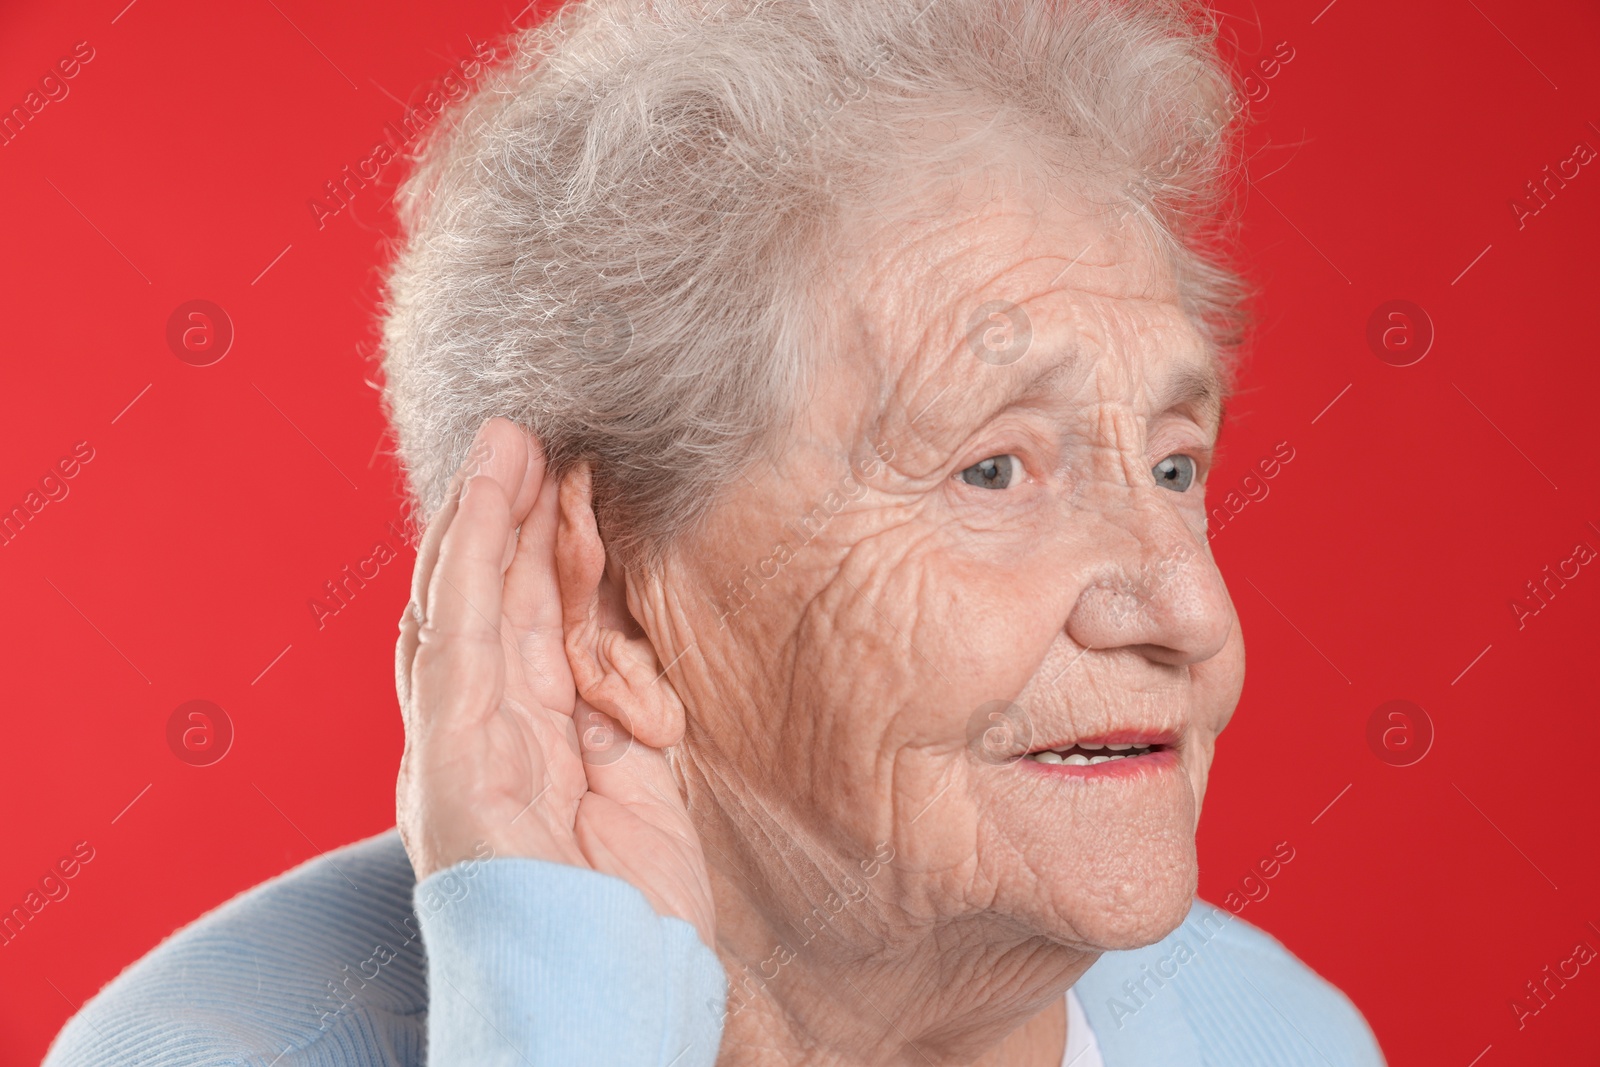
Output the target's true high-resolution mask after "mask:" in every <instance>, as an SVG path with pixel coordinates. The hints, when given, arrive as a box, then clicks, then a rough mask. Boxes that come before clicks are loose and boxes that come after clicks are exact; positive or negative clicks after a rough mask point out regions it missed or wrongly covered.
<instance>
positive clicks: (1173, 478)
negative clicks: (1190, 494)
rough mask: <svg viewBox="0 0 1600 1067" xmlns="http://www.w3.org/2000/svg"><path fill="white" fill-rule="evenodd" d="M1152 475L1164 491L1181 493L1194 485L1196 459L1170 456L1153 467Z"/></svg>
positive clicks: (1151, 469)
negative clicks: (1169, 490)
mask: <svg viewBox="0 0 1600 1067" xmlns="http://www.w3.org/2000/svg"><path fill="white" fill-rule="evenodd" d="M1150 473H1151V474H1153V475H1155V476H1156V484H1157V485H1159V486H1161V487H1162V488H1163V489H1171V490H1172V491H1173V492H1174V493H1181V492H1183V491H1184V490H1186V489H1188V488H1189V487H1190V486H1191V485H1193V484H1194V459H1193V457H1190V456H1182V455H1176V456H1168V457H1167V458H1166V459H1164V460H1162V461H1161V462H1160V463H1157V464H1156V465H1155V466H1154V467H1151V468H1150Z"/></svg>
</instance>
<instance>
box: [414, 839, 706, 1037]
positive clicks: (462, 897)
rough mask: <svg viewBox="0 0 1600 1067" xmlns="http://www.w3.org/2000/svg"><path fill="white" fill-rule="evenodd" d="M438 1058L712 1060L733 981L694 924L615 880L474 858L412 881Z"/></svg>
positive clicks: (532, 863)
mask: <svg viewBox="0 0 1600 1067" xmlns="http://www.w3.org/2000/svg"><path fill="white" fill-rule="evenodd" d="M415 903H416V913H417V916H418V920H419V925H420V927H421V930H422V939H423V943H424V944H425V945H426V947H427V957H428V974H427V982H428V1004H429V1007H428V1058H427V1062H428V1063H429V1064H430V1065H432V1067H458V1065H465V1064H472V1065H475V1067H476V1065H501V1064H504V1065H507V1067H512V1065H516V1067H528V1065H532V1067H544V1065H546V1064H576V1063H582V1064H594V1065H603V1067H613V1065H614V1067H712V1064H713V1063H714V1062H715V1060H716V1058H717V1048H718V1045H719V1043H720V1042H721V1039H722V1020H723V1016H724V1011H725V1004H726V999H727V979H726V977H725V976H724V973H723V969H722V964H721V962H720V961H719V960H718V959H717V956H716V954H715V953H714V952H712V951H711V949H709V948H708V947H706V944H705V943H704V942H703V941H701V940H700V937H699V934H698V933H697V932H696V931H695V928H694V927H693V926H692V925H690V924H689V923H687V922H684V921H683V920H681V919H675V918H664V917H662V916H660V915H657V914H656V912H655V911H654V909H652V908H651V906H650V903H649V902H648V901H647V900H646V899H645V897H644V894H642V893H640V892H639V891H638V890H637V889H635V888H634V887H633V886H631V885H629V884H628V883H627V882H625V881H623V880H622V879H620V878H613V877H611V876H610V875H605V874H599V873H596V872H594V871H588V870H582V869H580V868H577V867H570V866H567V865H565V864H559V863H549V862H546V861H543V860H532V859H514V858H497V859H490V860H469V861H466V862H464V863H460V864H457V865H456V866H454V867H450V868H447V869H445V870H442V871H438V872H435V873H434V874H433V875H431V876H430V877H428V878H426V879H424V880H423V881H422V882H419V883H418V884H417V886H416V890H415Z"/></svg>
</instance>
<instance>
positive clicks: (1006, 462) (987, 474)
mask: <svg viewBox="0 0 1600 1067" xmlns="http://www.w3.org/2000/svg"><path fill="white" fill-rule="evenodd" d="M1021 476H1022V461H1021V460H1020V459H1018V458H1017V457H1016V456H1012V455H1005V456H990V457H989V458H988V459H986V460H984V461H983V462H982V463H974V464H973V465H972V466H970V467H968V468H967V469H966V470H964V471H962V472H961V480H962V481H964V482H966V483H967V484H968V485H976V486H978V487H980V488H982V489H1007V488H1009V487H1010V486H1011V483H1012V482H1014V481H1016V480H1017V479H1018V478H1019V477H1021Z"/></svg>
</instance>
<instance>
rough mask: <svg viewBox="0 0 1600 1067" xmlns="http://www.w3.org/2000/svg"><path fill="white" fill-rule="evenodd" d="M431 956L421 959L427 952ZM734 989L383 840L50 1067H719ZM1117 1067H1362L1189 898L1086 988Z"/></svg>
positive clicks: (354, 853)
mask: <svg viewBox="0 0 1600 1067" xmlns="http://www.w3.org/2000/svg"><path fill="white" fill-rule="evenodd" d="M424 946H426V951H424ZM726 988H727V984H726V979H725V977H724V974H723V970H722V967H721V965H720V963H719V962H718V960H717V957H716V955H715V953H713V952H712V951H711V950H710V949H708V948H706V946H705V945H704V944H703V943H702V942H701V941H700V939H699V937H698V936H697V935H696V933H695V931H694V928H693V927H691V926H690V925H689V924H688V923H685V922H683V921H681V920H678V919H663V918H661V917H660V916H658V915H656V914H655V912H654V911H652V910H651V908H650V905H649V903H648V902H646V900H645V898H644V896H643V894H641V893H640V892H639V891H638V890H636V889H634V888H633V887H632V886H630V885H629V884H627V883H626V882H624V881H622V880H620V879H617V878H612V877H609V876H607V875H602V874H595V873H594V872H592V871H582V870H578V869H576V868H572V867H565V866H561V865H558V864H553V863H545V862H542V861H539V860H523V859H487V860H481V861H469V862H468V863H465V864H459V865H457V866H455V867H452V868H450V869H449V870H446V871H440V872H438V873H436V874H434V875H433V876H431V877H430V878H427V879H425V880H424V881H423V882H421V883H420V884H418V883H416V882H415V879H414V876H413V874H412V870H411V864H410V862H409V861H408V860H407V859H406V854H405V850H404V849H403V848H402V847H401V845H400V839H399V835H397V834H396V833H395V832H394V831H393V830H390V831H389V832H387V833H384V834H380V835H378V836H377V837H373V838H370V839H368V840H366V841H362V842H358V843H356V844H354V845H350V846H348V847H346V848H342V849H339V850H337V851H335V852H331V853H329V854H327V855H326V856H323V857H321V858H320V859H316V860H312V861H311V862H309V863H306V864H304V865H302V866H300V867H298V868H296V869H295V870H292V871H290V872H288V873H287V874H284V875H281V876H279V877H278V878H275V879H272V880H271V881H269V882H266V883H264V884H262V885H260V886H257V887H256V888H254V889H252V890H250V891H249V892H246V893H243V894H241V895H240V896H238V897H236V898H234V899H233V900H231V901H229V902H228V903H226V904H224V905H222V906H221V907H220V908H217V909H216V910H215V911H213V912H211V913H210V914H209V915H206V916H205V917H204V918H202V919H199V920H197V921H196V922H194V923H191V924H190V925H189V926H187V927H185V928H184V929H182V930H180V931H178V933H176V934H174V935H173V936H172V937H170V938H168V939H167V940H166V941H165V942H163V943H162V944H161V945H160V946H159V947H157V948H156V949H154V950H153V951H152V952H151V953H150V954H149V955H148V956H146V957H145V958H144V959H142V960H139V961H138V962H137V963H135V964H133V965H132V966H130V967H129V968H128V969H127V970H125V971H124V972H123V973H122V974H121V975H120V976H118V977H117V978H116V979H115V980H114V981H112V982H111V983H110V984H108V985H107V986H106V987H105V988H104V989H103V990H101V992H100V993H99V994H98V995H96V996H95V998H94V999H93V1000H91V1001H89V1003H87V1004H85V1005H84V1007H83V1010H81V1011H80V1012H78V1014H77V1015H76V1016H74V1017H73V1018H72V1019H71V1021H69V1022H68V1023H67V1025H66V1027H65V1028H63V1029H62V1031H61V1033H60V1035H58V1036H57V1038H56V1041H55V1044H54V1045H53V1046H52V1047H51V1050H50V1054H49V1056H48V1058H47V1059H46V1060H45V1065H46V1067H121V1065H128V1067H133V1065H139V1067H191V1065H192V1067H223V1065H226V1067H234V1065H238V1067H245V1065H249V1067H313V1065H316V1067H376V1065H379V1064H383V1065H386V1067H387V1065H420V1064H423V1063H431V1064H433V1065H434V1067H457V1065H466V1064H471V1065H474V1067H476V1065H500V1064H505V1065H507V1067H510V1065H518V1067H527V1065H531V1067H545V1065H548V1064H559V1065H563V1067H566V1065H579V1067H610V1065H617V1067H710V1065H711V1064H712V1063H714V1061H715V1060H716V1054H717V1046H718V1042H719V1041H720V1040H721V1035H722V1015H723V1011H724V1004H725V1002H726V1000H725V998H726ZM1074 988H1075V989H1076V990H1077V993H1078V996H1079V998H1080V999H1081V1000H1082V1002H1083V1006H1084V1010H1085V1012H1086V1014H1087V1016H1088V1019H1089V1025H1090V1028H1091V1029H1092V1030H1094V1032H1095V1035H1096V1037H1097V1038H1098V1039H1099V1042H1100V1047H1101V1053H1102V1055H1103V1056H1104V1058H1105V1062H1106V1067H1132V1065H1150V1067H1198V1065H1202V1064H1204V1065H1211V1067H1257V1065H1259V1067H1301V1065H1304V1067H1330V1065H1331V1067H1347V1065H1348V1067H1357V1065H1359V1067H1367V1065H1380V1064H1382V1063H1383V1058H1382V1056H1381V1054H1380V1053H1379V1051H1378V1046H1377V1043H1376V1042H1375V1041H1374V1040H1373V1037H1372V1034H1371V1032H1370V1031H1369V1030H1368V1028H1367V1025H1366V1023H1365V1022H1364V1021H1363V1019H1362V1018H1361V1015H1360V1014H1359V1013H1358V1012H1357V1011H1356V1009H1355V1008H1354V1007H1353V1006H1352V1005H1351V1004H1350V1002H1349V1001H1348V1000H1346V999H1345V997H1344V996H1343V995H1342V994H1341V993H1340V992H1339V991H1338V990H1336V989H1334V988H1333V987H1332V986H1331V985H1329V984H1328V983H1326V982H1324V981H1323V980H1322V979H1321V978H1319V977H1317V975H1316V974H1314V973H1313V972H1312V971H1311V970H1310V969H1309V968H1307V967H1306V966H1305V965H1304V964H1302V963H1301V962H1300V961H1299V960H1297V959H1295V958H1294V956H1292V955H1291V954H1290V953H1289V952H1288V951H1287V950H1286V949H1284V947H1283V946H1282V945H1280V944H1278V943H1277V942H1276V941H1274V940H1273V939H1272V938H1270V937H1268V936H1267V935H1266V934H1264V933H1262V932H1261V931H1260V930H1258V929H1256V928H1255V927H1253V926H1250V925H1249V924H1247V923H1246V922H1244V920H1242V919H1238V918H1235V917H1234V916H1232V915H1231V914H1229V913H1227V912H1224V911H1219V910H1218V909H1216V908H1213V907H1211V906H1210V905H1207V904H1204V903H1200V902H1198V901H1197V902H1196V903H1195V906H1194V908H1193V909H1192V910H1191V911H1190V913H1189V918H1188V920H1187V921H1186V922H1185V923H1184V924H1183V925H1182V926H1181V927H1179V928H1178V930H1177V931H1175V932H1174V933H1173V934H1172V935H1171V936H1169V937H1168V938H1166V939H1165V940H1164V941H1162V942H1160V943H1158V944H1156V945H1152V946H1150V947H1148V948H1144V949H1140V950H1138V951H1134V952H1113V953H1108V954H1106V955H1104V956H1102V957H1101V958H1100V960H1099V961H1097V962H1096V963H1095V964H1094V966H1093V967H1091V968H1090V969H1089V971H1088V973H1087V974H1085V975H1084V977H1083V978H1081V979H1080V980H1079V981H1078V984H1077V985H1076V986H1075V987H1074Z"/></svg>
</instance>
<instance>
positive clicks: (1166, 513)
mask: <svg viewBox="0 0 1600 1067" xmlns="http://www.w3.org/2000/svg"><path fill="white" fill-rule="evenodd" d="M1167 491H1168V490H1164V489H1160V488H1157V487H1155V486H1151V487H1150V488H1149V489H1148V490H1147V491H1141V492H1136V493H1135V494H1133V495H1134V496H1136V497H1139V498H1141V499H1139V500H1137V502H1133V503H1131V505H1129V506H1125V507H1122V508H1119V509H1118V510H1117V511H1116V513H1115V514H1112V515H1108V516H1103V517H1102V519H1101V522H1100V526H1101V531H1100V533H1099V535H1098V536H1097V538H1096V541H1097V544H1096V546H1095V548H1094V551H1095V554H1096V556H1097V559H1096V561H1095V564H1094V565H1093V567H1092V568H1091V573H1090V576H1089V580H1088V582H1087V584H1086V585H1085V586H1084V587H1083V591H1082V592H1081V593H1080V594H1079V596H1078V600H1077V602H1076V603H1075V604H1074V605H1073V608H1072V612H1071V614H1070V615H1069V616H1068V618H1067V635H1068V636H1069V637H1071V638H1072V639H1073V641H1075V642H1077V644H1078V645H1079V646H1080V647H1083V648H1094V649H1098V650H1105V649H1113V648H1123V649H1128V650H1129V651H1133V652H1137V653H1138V654H1139V655H1142V656H1144V657H1145V658H1146V659H1149V660H1151V661H1153V662H1157V663H1165V664H1171V665H1174V666H1183V665H1187V664H1191V663H1199V662H1202V661H1203V660H1207V659H1210V658H1211V657H1212V656H1215V655H1216V654H1217V653H1218V652H1220V651H1222V648H1223V646H1224V645H1226V644H1227V641H1228V635H1229V634H1230V633H1231V632H1232V629H1233V625H1234V614H1233V604H1232V601H1231V600H1230V599H1229V597H1228V589H1227V586H1226V585H1225V584H1224V583H1223V581H1222V574H1221V572H1220V571H1218V570H1217V567H1216V564H1215V563H1213V562H1212V559H1211V554H1210V553H1209V552H1208V551H1207V550H1206V548H1205V546H1204V544H1203V543H1202V542H1201V541H1200V540H1199V539H1198V538H1197V537H1196V535H1195V533H1194V531H1192V530H1191V529H1190V528H1189V526H1188V524H1187V523H1185V522H1184V520H1183V519H1182V517H1181V516H1179V515H1178V514H1177V513H1176V512H1175V510H1174V509H1173V508H1172V507H1171V506H1170V505H1168V504H1166V503H1164V502H1163V501H1161V500H1160V499H1159V497H1158V496H1156V495H1155V494H1160V493H1165V492H1167Z"/></svg>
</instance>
